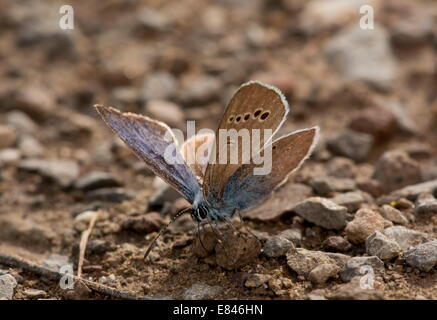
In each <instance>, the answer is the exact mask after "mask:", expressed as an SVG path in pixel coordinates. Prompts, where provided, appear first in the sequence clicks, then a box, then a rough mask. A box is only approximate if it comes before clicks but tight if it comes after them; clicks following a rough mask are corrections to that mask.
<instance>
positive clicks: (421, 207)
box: [414, 193, 437, 215]
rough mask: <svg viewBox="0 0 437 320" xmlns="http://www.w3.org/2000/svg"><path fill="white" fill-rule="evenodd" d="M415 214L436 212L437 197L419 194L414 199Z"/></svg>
mask: <svg viewBox="0 0 437 320" xmlns="http://www.w3.org/2000/svg"><path fill="white" fill-rule="evenodd" d="M414 213H415V214H423V215H426V214H436V213H437V199H436V198H434V196H433V195H432V194H429V193H428V194H426V193H425V194H421V195H420V196H419V198H418V199H417V201H416V208H415V209H414Z"/></svg>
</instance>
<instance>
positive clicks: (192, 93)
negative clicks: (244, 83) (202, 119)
mask: <svg viewBox="0 0 437 320" xmlns="http://www.w3.org/2000/svg"><path fill="white" fill-rule="evenodd" d="M221 88H222V83H221V81H220V80H218V78H217V77H213V76H205V75H202V76H199V77H197V78H194V79H193V80H191V81H190V82H188V83H187V84H185V86H184V88H183V90H182V91H181V94H180V99H181V102H182V103H183V104H184V105H196V104H206V103H208V102H210V101H212V100H213V99H215V98H216V97H217V95H218V93H219V92H220V90H221Z"/></svg>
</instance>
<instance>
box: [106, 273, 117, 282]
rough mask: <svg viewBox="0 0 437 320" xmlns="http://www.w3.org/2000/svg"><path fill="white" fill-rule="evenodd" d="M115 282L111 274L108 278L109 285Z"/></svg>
mask: <svg viewBox="0 0 437 320" xmlns="http://www.w3.org/2000/svg"><path fill="white" fill-rule="evenodd" d="M116 280H117V278H116V277H115V275H113V274H112V273H111V274H110V275H109V276H108V282H109V283H114V282H115V281H116Z"/></svg>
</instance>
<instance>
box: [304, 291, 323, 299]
mask: <svg viewBox="0 0 437 320" xmlns="http://www.w3.org/2000/svg"><path fill="white" fill-rule="evenodd" d="M325 294H326V291H325V290H324V289H316V290H313V291H311V292H310V293H308V295H307V298H308V300H327V299H326V298H325Z"/></svg>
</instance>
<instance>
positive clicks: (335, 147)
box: [327, 130, 373, 162]
mask: <svg viewBox="0 0 437 320" xmlns="http://www.w3.org/2000/svg"><path fill="white" fill-rule="evenodd" d="M372 145H373V137H372V136H371V135H369V134H366V133H360V132H356V131H352V130H346V131H345V132H343V133H340V134H339V135H337V136H334V137H331V138H329V139H328V141H327V147H328V149H329V151H331V152H332V153H334V154H335V155H338V156H343V157H347V158H350V159H352V160H354V161H356V162H360V161H364V160H366V159H367V156H368V154H369V152H370V150H371V148H372Z"/></svg>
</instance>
